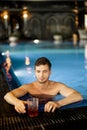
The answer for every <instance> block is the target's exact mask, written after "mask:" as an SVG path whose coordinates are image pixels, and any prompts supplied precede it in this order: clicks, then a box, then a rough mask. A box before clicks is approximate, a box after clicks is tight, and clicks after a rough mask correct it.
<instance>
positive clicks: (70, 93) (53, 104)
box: [45, 84, 83, 112]
mask: <svg viewBox="0 0 87 130" xmlns="http://www.w3.org/2000/svg"><path fill="white" fill-rule="evenodd" d="M59 86H60V87H59V93H60V94H61V95H63V96H64V98H63V99H61V100H58V101H50V102H48V103H47V104H46V105H45V111H47V112H50V111H52V112H54V110H55V109H56V108H60V107H62V106H65V105H68V104H71V103H74V102H78V101H81V100H83V97H82V95H81V94H80V93H79V92H77V91H76V90H74V89H72V88H69V87H67V86H66V85H64V84H60V85H59Z"/></svg>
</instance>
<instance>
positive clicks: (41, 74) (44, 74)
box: [35, 65, 51, 83]
mask: <svg viewBox="0 0 87 130" xmlns="http://www.w3.org/2000/svg"><path fill="white" fill-rule="evenodd" d="M50 73H51V72H50V69H49V66H48V65H39V66H35V75H36V78H37V80H38V82H40V83H45V82H46V81H47V80H48V79H49V76H50Z"/></svg>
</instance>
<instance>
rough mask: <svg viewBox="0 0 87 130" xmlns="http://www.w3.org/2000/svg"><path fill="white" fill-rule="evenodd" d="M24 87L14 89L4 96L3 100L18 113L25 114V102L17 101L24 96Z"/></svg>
mask: <svg viewBox="0 0 87 130" xmlns="http://www.w3.org/2000/svg"><path fill="white" fill-rule="evenodd" d="M24 87H25V86H23V87H20V88H17V89H14V90H12V91H10V92H8V93H6V95H5V96H4V99H5V100H6V102H8V103H9V104H11V105H14V107H15V110H16V111H17V112H19V113H25V112H26V111H25V104H26V101H23V100H20V99H18V98H19V97H21V96H24V95H25V94H26V93H27V92H26V91H25V89H23V88H24Z"/></svg>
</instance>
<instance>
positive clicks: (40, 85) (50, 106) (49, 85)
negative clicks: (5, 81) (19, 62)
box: [4, 57, 82, 113]
mask: <svg viewBox="0 0 87 130" xmlns="http://www.w3.org/2000/svg"><path fill="white" fill-rule="evenodd" d="M34 70H35V76H36V79H37V80H36V81H35V82H32V83H30V84H24V85H22V86H20V87H19V88H16V89H14V90H12V91H10V92H8V93H7V94H6V95H5V96H4V99H5V100H6V101H7V102H8V103H9V104H12V105H14V108H15V110H16V111H17V112H18V113H25V112H26V107H25V106H26V103H27V102H26V101H24V100H20V99H19V97H22V96H24V95H25V94H27V93H29V94H30V95H32V96H37V97H39V98H40V97H41V95H42V96H43V95H44V98H48V97H50V96H51V97H54V96H56V95H58V94H61V95H63V96H64V98H63V99H61V100H58V101H53V100H49V101H48V102H46V103H45V106H44V111H45V112H54V111H55V109H56V108H60V107H62V106H65V105H68V104H71V103H74V102H78V101H80V100H82V96H81V94H80V93H79V92H77V91H75V90H74V89H72V88H70V87H68V86H66V85H65V84H63V83H60V82H55V81H51V80H49V76H50V74H51V62H50V61H49V60H48V59H47V58H46V57H41V58H39V59H37V61H36V62H35V66H34ZM45 95H48V96H45Z"/></svg>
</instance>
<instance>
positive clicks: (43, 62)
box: [34, 57, 52, 69]
mask: <svg viewBox="0 0 87 130" xmlns="http://www.w3.org/2000/svg"><path fill="white" fill-rule="evenodd" d="M39 65H48V66H49V69H51V66H52V65H51V62H50V61H49V59H48V58H46V57H40V58H38V59H37V60H36V62H35V66H39ZM35 66H34V67H35Z"/></svg>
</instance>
